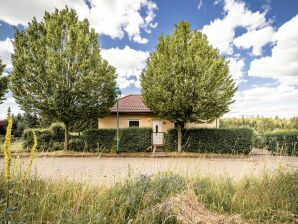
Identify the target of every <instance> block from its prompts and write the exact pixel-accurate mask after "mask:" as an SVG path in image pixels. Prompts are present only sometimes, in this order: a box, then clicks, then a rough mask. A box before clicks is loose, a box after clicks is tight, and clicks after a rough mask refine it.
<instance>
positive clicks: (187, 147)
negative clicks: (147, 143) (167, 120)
mask: <svg viewBox="0 0 298 224" xmlns="http://www.w3.org/2000/svg"><path fill="white" fill-rule="evenodd" d="M252 144H253V131H252V130H251V129H248V128H237V129H211V128H208V129H207V128H193V129H187V130H183V131H182V147H183V151H187V152H201V153H203V152H212V153H244V154H248V153H249V152H250V150H251V149H252ZM165 149H166V150H168V151H175V150H176V149H177V130H176V129H171V130H169V131H168V133H167V134H166V137H165Z"/></svg>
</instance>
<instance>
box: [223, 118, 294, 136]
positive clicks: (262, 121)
mask: <svg viewBox="0 0 298 224" xmlns="http://www.w3.org/2000/svg"><path fill="white" fill-rule="evenodd" d="M220 127H221V128H235V127H249V128H252V129H254V131H255V132H256V133H258V134H265V133H269V132H274V131H277V130H291V129H298V117H293V118H288V119H287V118H279V117H277V116H276V117H275V118H266V117H259V116H257V117H249V118H246V117H244V116H243V117H241V118H222V119H220Z"/></svg>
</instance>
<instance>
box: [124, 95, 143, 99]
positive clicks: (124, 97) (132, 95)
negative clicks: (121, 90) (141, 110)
mask: <svg viewBox="0 0 298 224" xmlns="http://www.w3.org/2000/svg"><path fill="white" fill-rule="evenodd" d="M129 96H142V94H128V95H126V96H123V97H120V98H119V100H122V99H124V98H126V97H129Z"/></svg>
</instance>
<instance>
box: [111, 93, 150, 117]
mask: <svg viewBox="0 0 298 224" xmlns="http://www.w3.org/2000/svg"><path fill="white" fill-rule="evenodd" d="M118 111H119V112H127V113H133V112H147V113H152V111H151V110H150V109H149V108H148V107H147V106H146V105H145V104H144V102H143V99H142V96H141V95H127V96H124V97H122V98H120V99H119V105H118ZM111 112H112V113H115V112H117V106H116V104H115V105H114V106H113V107H112V109H111Z"/></svg>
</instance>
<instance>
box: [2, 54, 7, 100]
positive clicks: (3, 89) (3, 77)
mask: <svg viewBox="0 0 298 224" xmlns="http://www.w3.org/2000/svg"><path fill="white" fill-rule="evenodd" d="M4 68H5V65H4V64H2V60H1V59H0V104H1V103H3V101H4V100H5V97H4V96H5V93H6V92H7V86H8V78H7V77H6V76H3V71H4Z"/></svg>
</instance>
